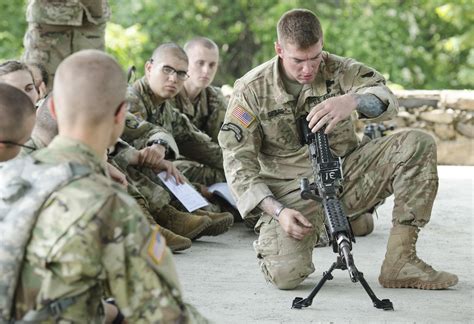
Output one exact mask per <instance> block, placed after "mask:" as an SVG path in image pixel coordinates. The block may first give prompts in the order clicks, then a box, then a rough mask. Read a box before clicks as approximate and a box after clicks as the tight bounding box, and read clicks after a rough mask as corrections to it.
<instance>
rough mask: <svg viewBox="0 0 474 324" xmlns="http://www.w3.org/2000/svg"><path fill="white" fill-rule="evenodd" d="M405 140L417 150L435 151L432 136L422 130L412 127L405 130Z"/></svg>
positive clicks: (434, 142)
mask: <svg viewBox="0 0 474 324" xmlns="http://www.w3.org/2000/svg"><path fill="white" fill-rule="evenodd" d="M405 136H406V142H407V144H408V145H410V146H412V147H413V148H416V149H418V150H423V151H426V150H431V151H436V141H435V139H434V137H433V136H432V135H430V134H428V133H426V132H424V131H421V130H417V129H413V130H409V131H407V132H406V135H405Z"/></svg>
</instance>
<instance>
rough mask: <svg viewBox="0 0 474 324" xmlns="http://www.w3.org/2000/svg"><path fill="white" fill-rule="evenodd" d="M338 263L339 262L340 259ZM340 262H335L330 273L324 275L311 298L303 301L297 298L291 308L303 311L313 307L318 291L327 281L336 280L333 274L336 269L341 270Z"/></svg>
mask: <svg viewBox="0 0 474 324" xmlns="http://www.w3.org/2000/svg"><path fill="white" fill-rule="evenodd" d="M338 261H339V258H338ZM338 261H336V262H334V263H333V264H332V265H331V267H330V268H329V269H328V271H326V272H324V273H323V277H322V278H321V280H319V282H318V284H317V285H316V287H314V289H313V291H311V294H309V296H308V297H307V298H305V299H303V298H302V297H296V298H295V299H294V300H293V304H292V305H291V308H297V309H301V308H302V307H308V306H311V304H312V303H313V299H314V297H315V296H316V294H317V293H318V291H319V290H320V289H321V288H322V287H323V285H324V284H325V283H326V281H328V280H332V278H334V277H333V275H332V274H331V273H332V271H333V270H334V269H339V267H340V264H339V262H338Z"/></svg>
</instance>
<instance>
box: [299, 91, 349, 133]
mask: <svg viewBox="0 0 474 324" xmlns="http://www.w3.org/2000/svg"><path fill="white" fill-rule="evenodd" d="M356 108H357V99H356V98H355V96H353V95H352V94H345V95H342V96H338V97H332V98H329V99H326V100H324V101H323V102H321V103H319V104H317V105H316V106H314V107H313V108H312V109H311V111H310V112H309V114H308V117H306V120H307V121H308V122H309V128H310V129H311V131H312V132H313V133H316V132H317V131H318V130H319V129H320V128H321V127H323V125H325V124H326V130H325V133H326V134H329V133H330V132H331V131H332V130H333V129H334V128H335V127H336V124H337V123H338V122H340V121H341V120H344V119H346V118H347V117H349V116H350V115H351V113H352V111H353V110H354V109H356Z"/></svg>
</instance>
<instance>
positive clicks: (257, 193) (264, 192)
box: [237, 183, 273, 218]
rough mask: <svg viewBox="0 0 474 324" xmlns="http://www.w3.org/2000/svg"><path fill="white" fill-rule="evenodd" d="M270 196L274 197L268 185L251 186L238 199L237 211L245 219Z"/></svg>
mask: <svg viewBox="0 0 474 324" xmlns="http://www.w3.org/2000/svg"><path fill="white" fill-rule="evenodd" d="M268 196H273V193H272V192H271V191H270V189H269V188H268V187H267V185H266V184H263V183H257V184H255V185H251V186H250V188H248V189H247V190H246V191H245V192H244V193H243V194H242V195H241V196H240V197H239V198H237V209H238V210H239V212H240V214H241V215H242V217H243V218H245V217H247V215H248V214H249V213H250V212H251V211H252V210H254V209H255V208H256V207H257V206H258V204H260V202H261V201H262V200H263V199H264V198H265V197H268Z"/></svg>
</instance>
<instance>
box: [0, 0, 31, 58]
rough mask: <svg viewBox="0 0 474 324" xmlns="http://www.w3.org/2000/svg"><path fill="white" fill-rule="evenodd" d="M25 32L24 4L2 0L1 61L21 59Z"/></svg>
mask: <svg viewBox="0 0 474 324" xmlns="http://www.w3.org/2000/svg"><path fill="white" fill-rule="evenodd" d="M25 30H26V21H25V7H24V2H23V1H8V0H0V61H3V60H6V59H15V58H19V57H20V55H21V53H22V51H23V35H24V34H25Z"/></svg>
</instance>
